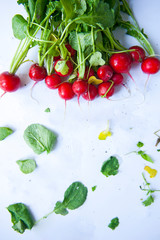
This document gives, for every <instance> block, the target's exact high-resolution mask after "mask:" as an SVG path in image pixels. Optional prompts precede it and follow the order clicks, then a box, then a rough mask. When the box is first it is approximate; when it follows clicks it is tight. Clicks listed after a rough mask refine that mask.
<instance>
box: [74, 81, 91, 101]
mask: <svg viewBox="0 0 160 240" xmlns="http://www.w3.org/2000/svg"><path fill="white" fill-rule="evenodd" d="M72 89H73V92H74V93H75V94H76V95H77V97H78V103H79V97H80V95H82V94H83V93H85V92H87V89H88V84H87V83H86V82H85V81H84V80H81V79H78V80H76V81H75V82H74V83H73V85H72Z"/></svg>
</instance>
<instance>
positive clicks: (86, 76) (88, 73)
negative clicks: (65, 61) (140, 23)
mask: <svg viewBox="0 0 160 240" xmlns="http://www.w3.org/2000/svg"><path fill="white" fill-rule="evenodd" d="M94 75H95V74H94V70H93V69H92V68H89V67H88V66H87V67H86V69H85V73H84V77H83V80H88V79H89V78H90V77H92V76H94ZM77 76H78V77H79V72H78V73H77Z"/></svg>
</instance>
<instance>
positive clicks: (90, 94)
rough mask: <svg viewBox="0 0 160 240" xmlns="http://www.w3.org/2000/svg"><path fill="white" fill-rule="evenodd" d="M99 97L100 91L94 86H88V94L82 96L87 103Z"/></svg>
mask: <svg viewBox="0 0 160 240" xmlns="http://www.w3.org/2000/svg"><path fill="white" fill-rule="evenodd" d="M97 95H98V89H97V88H96V86H95V85H93V84H88V90H87V92H85V93H83V94H82V97H83V98H84V99H85V100H87V101H92V100H94V99H95V98H96V97H97Z"/></svg>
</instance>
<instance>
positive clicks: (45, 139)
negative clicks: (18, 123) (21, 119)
mask: <svg viewBox="0 0 160 240" xmlns="http://www.w3.org/2000/svg"><path fill="white" fill-rule="evenodd" d="M56 139H57V137H56V135H55V133H53V132H52V131H50V130H49V129H48V128H46V127H44V126H42V125H41V124H31V125H29V126H28V127H27V128H26V130H25V131H24V140H25V141H26V143H27V144H28V145H29V146H30V147H31V148H32V149H33V151H34V152H35V153H37V154H41V153H42V152H44V151H47V153H49V152H50V151H51V150H52V148H53V146H54V145H55V144H56Z"/></svg>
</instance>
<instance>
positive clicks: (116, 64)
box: [109, 52, 132, 73]
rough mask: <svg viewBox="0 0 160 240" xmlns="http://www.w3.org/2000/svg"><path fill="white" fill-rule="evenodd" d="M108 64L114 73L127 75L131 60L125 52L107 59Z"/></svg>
mask: <svg viewBox="0 0 160 240" xmlns="http://www.w3.org/2000/svg"><path fill="white" fill-rule="evenodd" d="M109 64H110V66H111V67H112V68H113V70H114V71H115V72H116V73H128V72H129V70H130V68H131V65H132V58H131V56H130V55H129V54H128V53H126V52H123V53H114V54H113V55H112V56H111V57H110V59H109Z"/></svg>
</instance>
